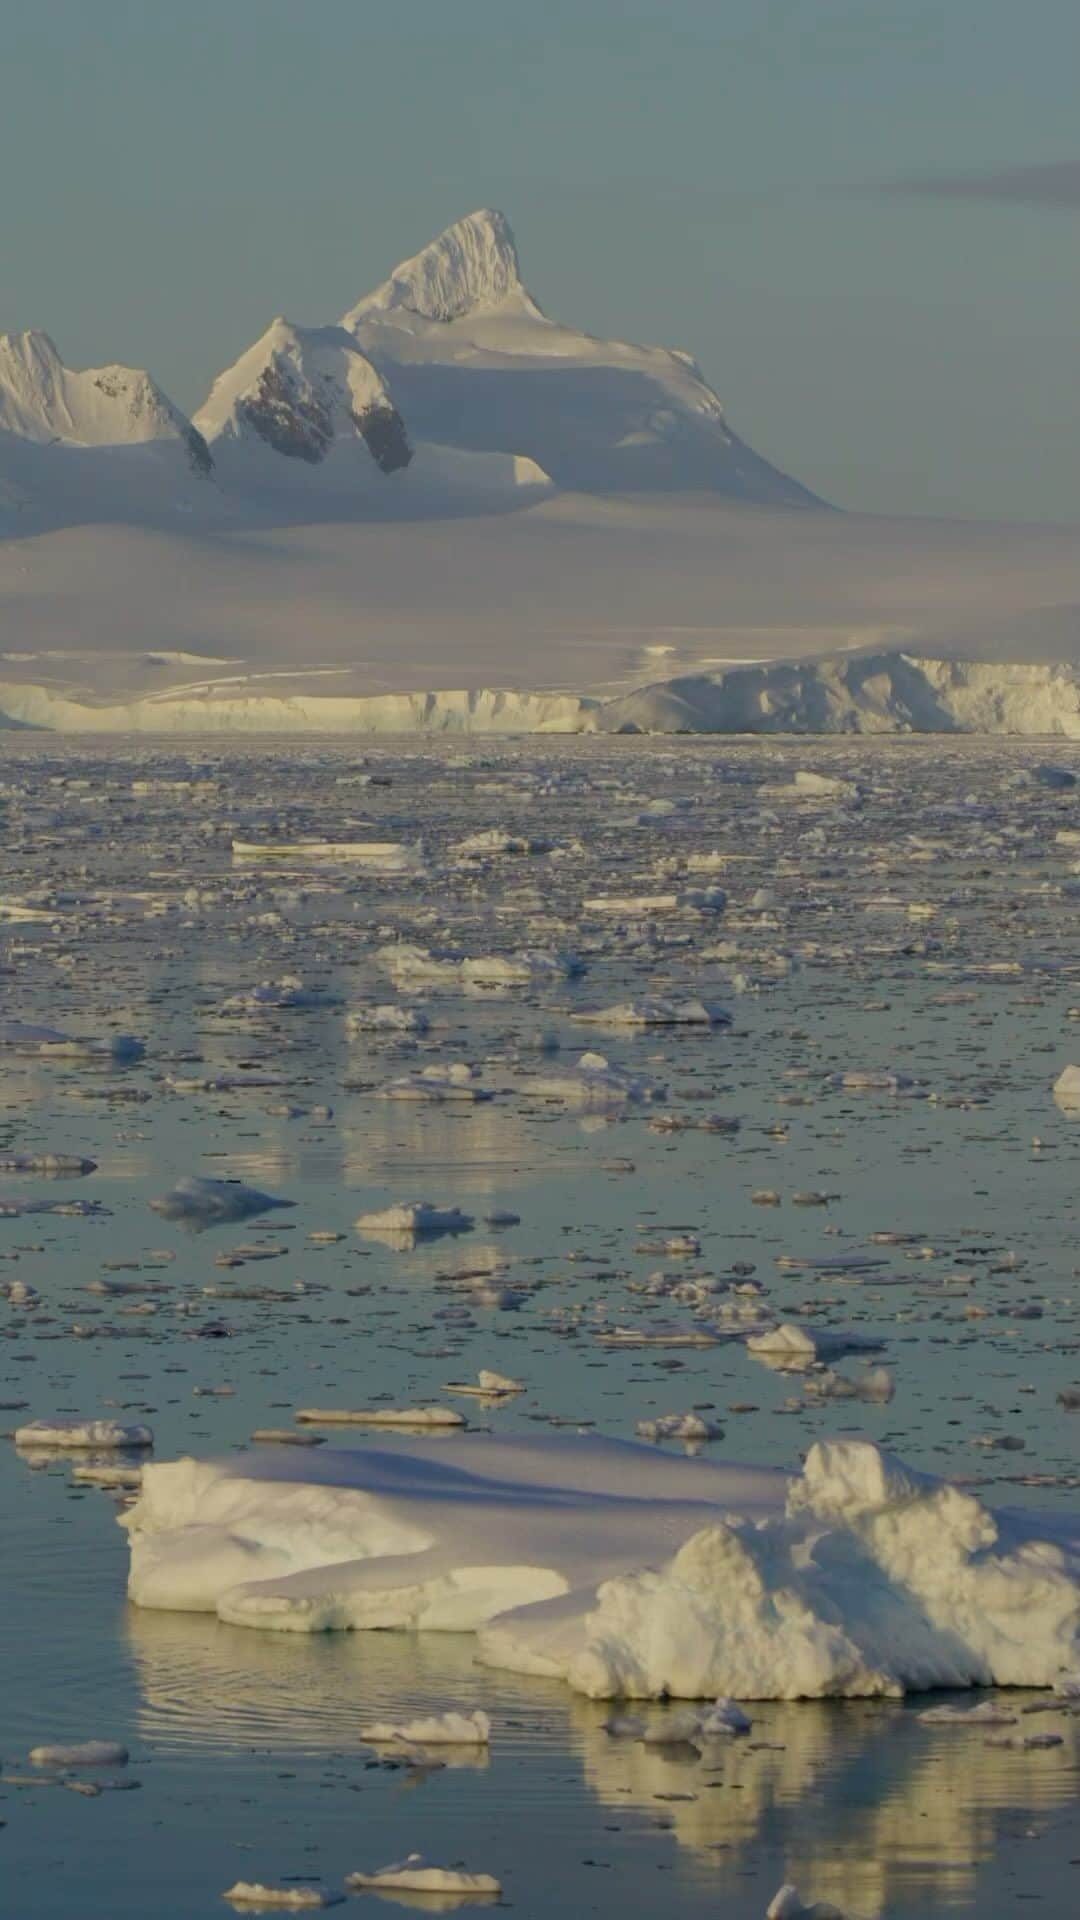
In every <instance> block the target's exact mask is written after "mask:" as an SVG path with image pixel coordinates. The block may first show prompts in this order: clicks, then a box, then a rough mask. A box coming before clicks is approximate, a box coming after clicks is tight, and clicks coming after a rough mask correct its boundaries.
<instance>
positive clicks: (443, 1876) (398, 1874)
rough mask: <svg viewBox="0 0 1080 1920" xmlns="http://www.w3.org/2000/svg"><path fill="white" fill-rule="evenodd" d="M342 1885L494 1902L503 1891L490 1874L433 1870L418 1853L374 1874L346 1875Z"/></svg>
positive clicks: (455, 1869) (449, 1869)
mask: <svg viewBox="0 0 1080 1920" xmlns="http://www.w3.org/2000/svg"><path fill="white" fill-rule="evenodd" d="M345 1885H346V1886H347V1887H350V1888H356V1889H363V1888H370V1890H371V1891H372V1892H373V1893H379V1892H382V1891H383V1890H384V1889H385V1890H386V1891H387V1892H388V1893H389V1892H394V1893H441V1894H454V1895H456V1896H458V1897H459V1898H460V1899H470V1898H476V1897H479V1898H480V1899H497V1898H498V1896H499V1894H501V1892H502V1884H501V1882H500V1881H498V1880H496V1879H495V1877H494V1875H493V1874H490V1873H463V1872H462V1871H461V1870H460V1869H459V1868H457V1867H432V1866H429V1865H428V1863H427V1861H426V1860H425V1859H424V1857H423V1855H422V1854H419V1853H410V1854H409V1855H408V1856H407V1857H406V1859H404V1860H399V1861H397V1862H396V1863H395V1865H393V1866H390V1867H379V1868H378V1869H377V1871H376V1872H374V1873H347V1874H346V1875H345Z"/></svg>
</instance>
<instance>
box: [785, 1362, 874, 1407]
mask: <svg viewBox="0 0 1080 1920" xmlns="http://www.w3.org/2000/svg"><path fill="white" fill-rule="evenodd" d="M803 1390H804V1392H806V1393H808V1394H809V1395H810V1397H811V1399H814V1400H871V1401H877V1402H880V1403H881V1404H882V1405H884V1404H885V1403H886V1402H887V1401H889V1400H891V1399H892V1397H893V1394H894V1393H895V1391H896V1389H895V1387H894V1385H893V1378H892V1374H891V1373H890V1372H889V1370H888V1368H887V1367H870V1368H869V1369H868V1370H867V1372H866V1373H864V1374H862V1375H860V1377H859V1378H858V1379H856V1380H849V1379H847V1378H846V1377H845V1376H844V1375H843V1374H840V1373H835V1372H834V1371H833V1369H832V1368H831V1367H825V1368H824V1369H823V1370H822V1372H821V1373H814V1374H811V1376H810V1378H809V1379H808V1380H804V1382H803Z"/></svg>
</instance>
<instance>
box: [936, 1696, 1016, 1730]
mask: <svg viewBox="0 0 1080 1920" xmlns="http://www.w3.org/2000/svg"><path fill="white" fill-rule="evenodd" d="M919 1721H920V1724H921V1725H922V1726H924V1727H1015V1725H1016V1723H1017V1715H1016V1714H1015V1713H1010V1712H1009V1709H1008V1707H999V1706H998V1705H997V1703H996V1701H993V1700H980V1702H979V1704H978V1706H975V1707H954V1706H949V1705H946V1706H943V1707H928V1708H927V1710H926V1712H925V1713H920V1715H919Z"/></svg>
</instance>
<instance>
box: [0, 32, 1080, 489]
mask: <svg viewBox="0 0 1080 1920" xmlns="http://www.w3.org/2000/svg"><path fill="white" fill-rule="evenodd" d="M0 29H2V40H0V48H2V52H0V178H2V180H3V196H2V206H3V226H2V229H0V233H2V248H0V328H8V327H27V326H41V327H45V328H46V329H47V330H48V331H49V332H51V333H52V334H53V336H54V337H55V339H56V341H57V344H58V345H59V347H60V349H61V351H62V352H63V354H64V356H65V358H66V359H68V360H69V361H70V362H71V363H72V364H82V365H85V364H90V363H94V362H99V361H101V360H109V359H115V360H122V361H125V362H128V363H134V364H136V365H144V366H148V367H150V369H151V370H152V371H153V372H154V374H155V375H156V377H157V378H158V379H159V380H160V381H161V383H162V384H163V385H164V386H165V387H166V388H167V389H168V390H169V391H170V392H171V393H172V394H173V397H174V398H175V399H176V400H177V401H178V402H179V403H180V404H181V405H183V406H186V407H188V408H193V407H194V406H196V405H197V404H198V402H199V401H200V399H201V398H202V397H203V395H204V393H205V391H206V388H207V387H208V385H209V383H210V380H211V379H212V377H213V376H214V374H215V373H216V372H217V371H218V370H219V369H220V367H221V366H222V365H224V364H226V363H227V362H228V361H229V360H231V359H233V358H235V356H236V355H237V353H239V352H240V350H241V349H242V348H243V347H244V346H246V345H247V344H249V343H250V341H251V340H252V339H253V338H254V337H255V335H256V334H258V333H259V332H261V330H262V329H263V327H264V326H265V325H266V323H267V322H268V321H269V320H270V319H271V318H272V316H273V315H274V314H275V313H281V312H283V313H285V314H287V315H288V316H289V317H290V318H292V319H296V320H301V321H309V322H320V321H326V320H329V319H333V318H335V317H336V316H337V315H338V314H340V313H341V312H342V311H343V309H344V308H345V307H346V306H347V305H348V304H350V303H351V302H352V301H353V300H354V299H355V298H356V296H357V295H358V294H359V293H360V292H362V291H363V290H364V289H366V288H367V287H369V286H371V285H373V284H375V283H376V282H377V281H378V280H379V279H381V278H382V277H383V276H384V275H385V273H386V272H387V271H388V269H389V268H390V267H391V266H392V265H393V264H394V263H395V261H396V260H397V259H399V258H401V257H402V256H403V255H405V254H408V253H412V252H414V251H415V250H416V249H417V248H418V247H420V246H421V245H423V243H424V242H425V241H426V240H428V239H430V238H431V237H433V236H434V234H435V233H437V232H438V231H439V230H440V229H441V228H442V227H443V226H445V225H446V224H447V223H448V222H449V221H450V220H452V219H454V218H456V217H457V216H458V215H460V214H463V213H466V212H468V211H470V210H471V209H472V208H473V207H475V206H479V205H494V206H499V207H502V208H503V209H504V211H505V212H507V213H508V214H509V216H510V219H511V221H512V223H513V225H514V228H515V231H516V233H517V237H518V243H519V248H520V251H521V254H522V258H523V266H524V272H525V278H526V280H527V281H528V283H529V285H530V287H531V289H532V291H533V292H534V293H535V295H536V296H537V298H538V299H539V300H540V303H541V305H542V306H544V307H545V309H546V310H547V311H548V312H550V313H552V314H554V315H555V316H557V317H558V318H560V319H564V320H567V321H571V322H573V323H575V324H578V325H581V326H584V327H586V328H588V329H590V330H592V331H595V332H598V333H601V334H620V333H621V334H623V335H624V336H627V337H630V338H637V339H645V340H657V341H661V342H663V343H665V344H667V345H672V346H681V347H686V348H688V349H689V350H690V351H691V352H693V353H694V354H695V355H696V356H697V358H698V359H699V360H700V361H701V363H702V365H703V367H704V370H705V372H706V375H707V377H708V378H709V379H710V381H711V382H712V384H713V385H714V386H715V387H716V389H717V391H718V392H719V394H720V396H721V398H722V400H723V401H724V403H725V405H726V407H727V409H728V412H729V415H730V417H731V420H732V423H733V425H734V426H735V427H736V428H737V429H738V430H739V431H740V432H742V433H743V434H744V435H745V437H746V438H747V439H749V440H750V441H751V442H752V444H753V445H754V446H756V447H757V448H758V449H759V450H760V451H761V452H763V453H766V454H768V455H769V456H770V458H772V459H773V460H775V461H777V462H778V463H779V464H780V465H782V466H784V467H786V468H787V469H788V470H789V471H790V472H792V473H794V474H796V475H797V476H798V477H799V478H800V479H801V480H803V481H805V482H806V483H807V484H808V485H810V486H812V487H814V488H816V489H817V490H818V491H820V492H822V493H824V494H825V495H826V496H828V497H829V498H831V499H834V500H836V501H837V502H838V503H840V504H843V505H849V506H862V507H865V508H869V509H873V510H880V511H889V512H891V511H901V512H914V513H922V512H935V513H940V512H956V513H960V514H965V515H984V514H989V515H998V514H1000V515H1016V516H1023V517H1040V516H1049V517H1054V518H1059V519H1068V520H1080V380H1078V378H1077V334H1078V331H1080V249H1078V240H1080V168H1076V167H1075V165H1073V167H1072V169H1071V170H1070V168H1069V166H1068V165H1066V166H1065V167H1064V171H1062V163H1076V162H1077V161H1080V132H1078V131H1077V125H1076V122H1077V109H1076V98H1077V82H1078V78H1080V5H1078V4H1077V0H1026V3H1025V4H1023V5H1021V4H1019V0H936V4H933V5H931V4H928V3H927V0H668V4H667V5H666V6H661V5H659V4H655V0H544V4H523V3H522V0H384V4H371V3H370V0H182V3H180V0H178V3H177V4H175V5H163V4H159V0H32V4H31V3H30V0H0ZM1040 165H1043V166H1052V167H1054V168H1055V169H1056V171H1055V172H1054V173H1053V174H1052V175H1050V176H1040V175H1031V176H1025V177H1024V179H1022V180H1021V183H1020V186H1019V187H1017V185H1016V182H1015V178H1014V175H1015V172H1016V170H1018V169H1022V168H1025V167H1038V166H1040ZM1002 176H1004V177H1002ZM984 177H985V178H984ZM924 178H926V179H928V180H930V181H931V182H932V185H931V188H930V190H927V191H925V192H918V193H908V192H907V191H903V192H882V191H876V190H875V189H877V188H878V187H880V186H884V185H885V184H886V183H889V182H894V181H899V182H907V181H908V180H909V179H916V180H919V179H924ZM1062 179H1064V182H1065V185H1064V189H1062V186H1061V182H1062ZM1051 182H1052V183H1054V184H1053V188H1052V189H1051V184H1050V183H1051ZM1070 182H1071V183H1072V184H1071V185H1070ZM1027 183H1030V184H1027ZM984 187H985V189H986V190H985V191H983V188H984ZM1029 201H1030V202H1032V203H1033V204H1028V202H1029Z"/></svg>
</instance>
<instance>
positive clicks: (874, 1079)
mask: <svg viewBox="0 0 1080 1920" xmlns="http://www.w3.org/2000/svg"><path fill="white" fill-rule="evenodd" d="M914 1084H915V1083H914V1081H913V1080H912V1079H911V1077H910V1075H909V1074H906V1073H891V1072H888V1071H885V1070H880V1071H879V1070H876V1069H873V1068H853V1069H851V1070H849V1071H848V1072H847V1073H831V1074H830V1075H829V1078H828V1080H827V1081H826V1085H827V1086H830V1087H834V1088H837V1089H839V1091H841V1092H843V1093H906V1092H907V1090H908V1088H909V1087H912V1086H914Z"/></svg>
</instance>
